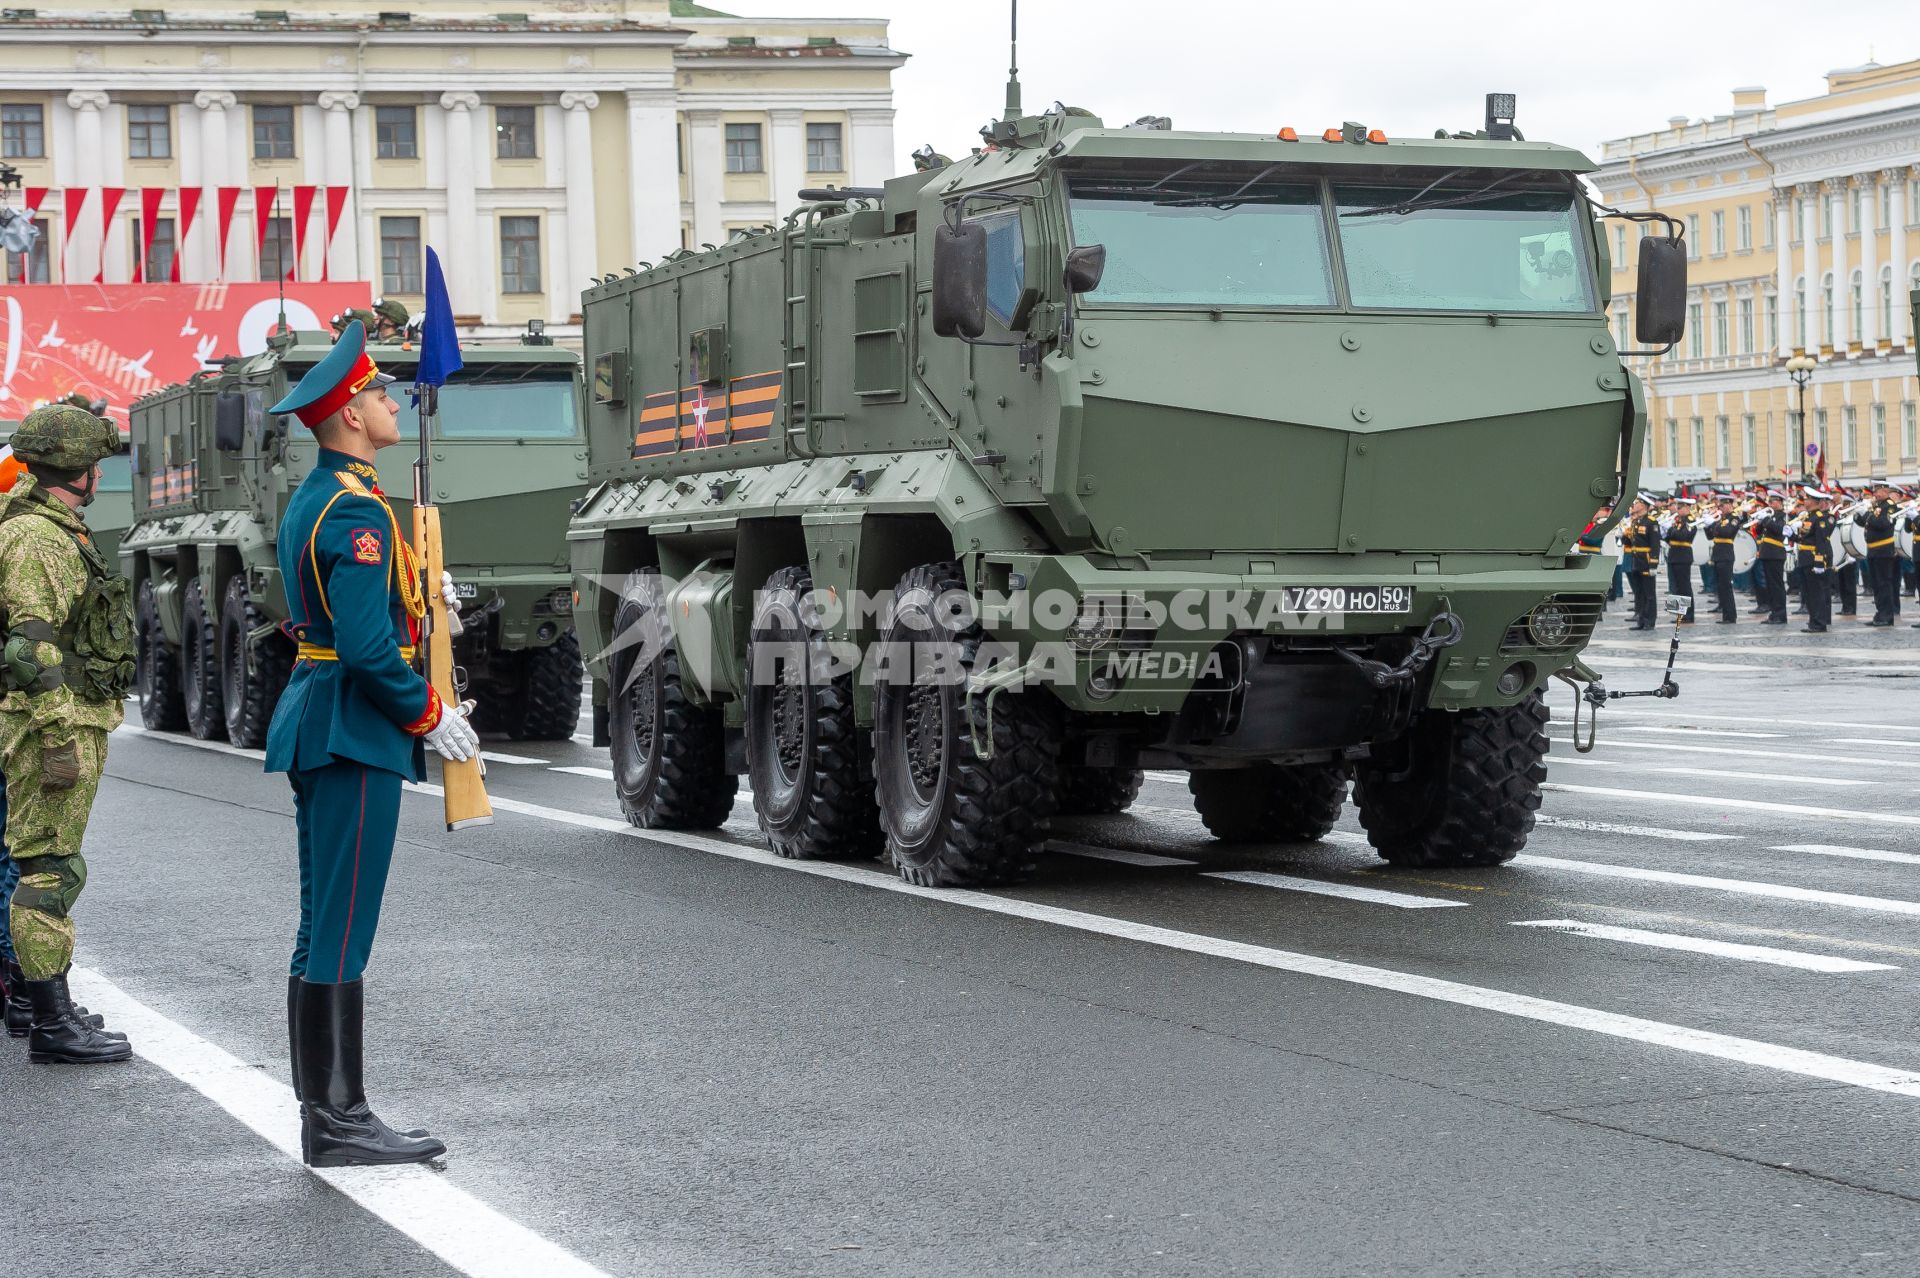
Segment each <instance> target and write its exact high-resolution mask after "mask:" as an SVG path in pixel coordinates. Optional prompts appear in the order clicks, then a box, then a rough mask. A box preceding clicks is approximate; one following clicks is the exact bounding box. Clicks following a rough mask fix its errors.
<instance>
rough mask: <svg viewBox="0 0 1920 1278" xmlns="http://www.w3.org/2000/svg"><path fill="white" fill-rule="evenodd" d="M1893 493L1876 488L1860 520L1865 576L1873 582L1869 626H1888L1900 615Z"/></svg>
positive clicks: (1882, 488) (1883, 485) (1898, 569)
mask: <svg viewBox="0 0 1920 1278" xmlns="http://www.w3.org/2000/svg"><path fill="white" fill-rule="evenodd" d="M1893 517H1894V506H1893V489H1892V488H1891V487H1889V486H1888V485H1886V484H1880V485H1878V486H1877V487H1876V488H1875V489H1874V492H1873V504H1872V505H1870V506H1868V507H1867V509H1866V511H1865V512H1864V513H1862V514H1861V516H1860V530H1861V531H1862V532H1864V533H1865V534H1866V537H1867V575H1868V578H1869V579H1870V580H1871V581H1872V582H1873V620H1872V621H1869V622H1868V623H1867V624H1868V625H1869V626H1891V625H1892V624H1893V623H1894V620H1895V619H1896V618H1898V617H1899V615H1900V550H1899V548H1898V547H1897V546H1895V545H1894V539H1893Z"/></svg>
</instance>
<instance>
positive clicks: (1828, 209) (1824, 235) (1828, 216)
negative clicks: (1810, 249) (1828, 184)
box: [1820, 192, 1833, 240]
mask: <svg viewBox="0 0 1920 1278" xmlns="http://www.w3.org/2000/svg"><path fill="white" fill-rule="evenodd" d="M1832 235H1833V195H1832V193H1831V192H1829V193H1827V194H1825V195H1822V196H1821V197H1820V238H1821V239H1823V240H1824V239H1829V238H1831V237H1832Z"/></svg>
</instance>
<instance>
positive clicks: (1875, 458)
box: [1593, 60, 1920, 481]
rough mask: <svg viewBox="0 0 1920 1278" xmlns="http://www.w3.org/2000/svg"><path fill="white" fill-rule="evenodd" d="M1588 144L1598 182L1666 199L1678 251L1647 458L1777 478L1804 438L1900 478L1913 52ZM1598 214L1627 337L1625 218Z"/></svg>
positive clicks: (1916, 80) (1793, 467)
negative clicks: (1683, 269) (1801, 89)
mask: <svg viewBox="0 0 1920 1278" xmlns="http://www.w3.org/2000/svg"><path fill="white" fill-rule="evenodd" d="M1601 161H1602V163H1601V168H1600V170H1599V171H1598V172H1597V173H1595V174H1594V175H1593V178H1594V181H1595V183H1596V185H1598V187H1599V188H1600V191H1601V194H1602V196H1603V197H1604V198H1605V199H1606V200H1607V201H1608V202H1610V203H1612V204H1614V205H1616V206H1617V207H1620V208H1623V209H1629V210H1645V209H1647V208H1649V207H1651V208H1654V209H1658V210H1660V211H1661V212H1664V213H1668V214H1671V215H1673V216H1675V217H1678V218H1680V219H1682V221H1683V222H1684V224H1685V226H1686V228H1687V232H1686V238H1687V242H1688V244H1689V246H1690V256H1691V258H1692V262H1691V265H1690V268H1689V304H1688V323H1687V335H1686V337H1685V338H1684V339H1683V340H1682V342H1681V344H1680V346H1679V347H1678V348H1677V349H1675V350H1674V351H1673V352H1671V353H1670V354H1668V355H1667V356H1665V357H1663V358H1659V359H1654V360H1650V361H1647V362H1646V369H1645V371H1646V375H1647V378H1648V383H1649V391H1650V394H1651V397H1652V398H1651V403H1650V404H1649V413H1648V415H1649V420H1650V422H1651V423H1652V429H1651V431H1650V432H1649V440H1648V457H1647V460H1648V462H1649V464H1652V465H1659V466H1676V467H1686V468H1699V469H1704V470H1710V471H1712V472H1713V474H1714V476H1715V477H1716V478H1717V479H1723V480H1729V481H1738V480H1741V479H1745V478H1766V477H1774V478H1778V477H1779V476H1780V474H1781V472H1782V471H1783V469H1784V470H1789V471H1792V472H1793V473H1795V474H1798V473H1799V471H1800V462H1801V459H1803V458H1804V457H1805V456H1806V448H1807V446H1808V445H1810V444H1811V445H1818V446H1820V447H1821V449H1822V453H1823V455H1824V456H1825V458H1826V460H1827V473H1828V475H1829V476H1830V477H1834V476H1838V477H1843V478H1854V479H1857V478H1868V477H1874V476H1895V477H1903V478H1906V479H1909V480H1911V479H1913V478H1914V477H1915V475H1916V472H1917V471H1920V438H1916V436H1920V423H1916V420H1915V414H1916V401H1920V391H1917V390H1916V385H1915V364H1914V331H1913V322H1912V317H1911V313H1910V310H1909V305H1908V294H1909V292H1910V290H1912V289H1914V288H1920V60H1916V61H1910V62H1903V63H1900V64H1898V65H1891V66H1881V65H1879V64H1877V63H1869V64H1867V65H1865V66H1859V67H1851V68H1848V69H1845V70H1840V71H1833V72H1830V73H1829V74H1828V75H1827V92H1826V93H1824V94H1821V95H1820V96H1818V97H1813V98H1807V99H1804V100H1801V101H1796V102H1783V103H1780V104H1779V105H1777V106H1769V105H1768V104H1767V100H1766V91H1765V90H1764V89H1759V88H1743V89H1736V90H1734V92H1733V109H1732V110H1731V111H1730V112H1728V113H1727V114H1724V115H1717V116H1714V117H1712V118H1711V119H1705V120H1689V119H1687V118H1686V117H1684V116H1675V117H1674V118H1673V119H1671V120H1669V121H1668V122H1667V127H1666V128H1664V129H1659V130H1655V131H1653V132H1650V133H1642V134H1636V135H1634V136H1632V137H1625V138H1618V139H1615V140H1613V141H1610V142H1607V143H1605V144H1604V146H1603V147H1602V151H1601ZM1605 225H1606V227H1607V228H1608V229H1607V231H1606V234H1607V235H1608V237H1609V244H1608V247H1609V248H1610V250H1611V251H1612V256H1613V289H1612V292H1613V302H1612V308H1613V319H1614V325H1615V329H1616V333H1617V335H1618V336H1619V339H1620V341H1621V343H1622V345H1623V346H1625V345H1630V344H1631V343H1630V342H1629V341H1628V339H1629V338H1630V337H1631V334H1632V328H1631V309H1632V308H1631V298H1632V296H1633V291H1634V265H1635V255H1636V249H1635V235H1636V232H1634V231H1632V230H1630V229H1629V228H1628V227H1627V226H1626V225H1624V224H1622V223H1620V222H1617V221H1610V222H1607V223H1605ZM1798 354H1804V355H1809V356H1812V357H1813V358H1814V359H1815V360H1816V361H1817V362H1818V367H1817V368H1816V369H1815V370H1814V372H1813V374H1812V378H1811V380H1810V381H1809V383H1808V385H1807V388H1806V411H1807V420H1806V421H1805V422H1804V423H1802V422H1801V420H1800V419H1799V415H1798V404H1799V394H1798V392H1797V390H1796V388H1795V387H1794V385H1793V384H1792V382H1791V381H1790V379H1789V377H1788V375H1787V373H1786V371H1785V370H1784V368H1783V365H1784V364H1785V362H1786V361H1787V360H1788V359H1789V358H1791V357H1792V356H1794V355H1798ZM1808 468H1809V469H1811V467H1810V466H1809V467H1808Z"/></svg>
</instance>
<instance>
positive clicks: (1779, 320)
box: [1761, 187, 1794, 359]
mask: <svg viewBox="0 0 1920 1278" xmlns="http://www.w3.org/2000/svg"><path fill="white" fill-rule="evenodd" d="M1792 240H1793V191H1792V190H1791V189H1790V188H1788V189H1783V188H1779V187H1776V188H1775V189H1774V192H1773V252H1774V259H1775V260H1774V275H1775V280H1774V285H1773V295H1774V303H1773V317H1774V324H1775V330H1774V339H1775V340H1774V344H1775V345H1776V346H1777V347H1778V348H1779V354H1780V358H1781V359H1786V358H1788V357H1789V356H1791V355H1792V354H1793V348H1794V340H1793V336H1794V329H1793V318H1792V315H1793V312H1792V306H1793V245H1792ZM1762 305H1763V306H1764V305H1765V301H1764V299H1762ZM1761 322H1762V323H1765V322H1766V321H1765V319H1764V317H1763V318H1762V320H1761Z"/></svg>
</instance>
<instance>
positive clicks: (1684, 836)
mask: <svg viewBox="0 0 1920 1278" xmlns="http://www.w3.org/2000/svg"><path fill="white" fill-rule="evenodd" d="M1533 823H1534V824H1535V825H1545V826H1553V827H1557V828H1559V829H1562V830H1588V831H1591V832H1593V833H1595V834H1625V835H1630V836H1631V837H1633V838H1636V839H1667V840H1670V841H1671V842H1674V843H1717V842H1720V841H1721V840H1724V839H1737V838H1739V837H1740V836H1739V835H1737V834H1713V833H1709V832H1708V831H1705V830H1668V829H1665V828H1663V827H1661V826H1657V825H1620V824H1618V823H1616V822H1613V821H1587V820H1583V819H1582V818H1580V817H1563V816H1540V815H1536V816H1535V817H1534V818H1533Z"/></svg>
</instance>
